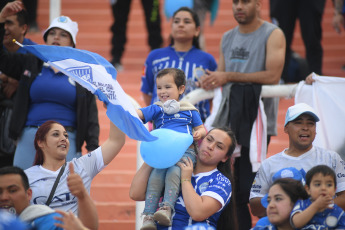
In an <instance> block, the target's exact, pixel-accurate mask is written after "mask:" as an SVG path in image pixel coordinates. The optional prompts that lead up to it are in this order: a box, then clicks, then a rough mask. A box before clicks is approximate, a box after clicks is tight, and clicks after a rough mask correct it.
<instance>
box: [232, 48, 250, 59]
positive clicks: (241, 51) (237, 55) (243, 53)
mask: <svg viewBox="0 0 345 230" xmlns="http://www.w3.org/2000/svg"><path fill="white" fill-rule="evenodd" d="M248 58H249V51H247V50H246V49H245V48H239V47H236V48H235V49H233V50H232V51H231V56H230V59H231V61H232V62H245V61H246V60H248Z"/></svg>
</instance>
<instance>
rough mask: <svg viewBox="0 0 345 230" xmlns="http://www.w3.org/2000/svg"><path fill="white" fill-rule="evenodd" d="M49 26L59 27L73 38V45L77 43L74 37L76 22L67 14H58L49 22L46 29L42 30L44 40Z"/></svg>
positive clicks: (75, 35) (76, 30)
mask: <svg viewBox="0 0 345 230" xmlns="http://www.w3.org/2000/svg"><path fill="white" fill-rule="evenodd" d="M51 28H59V29H63V30H65V31H67V32H68V33H69V34H70V35H71V37H72V40H73V43H74V46H75V45H76V44H77V41H76V37H77V33H78V23H77V22H74V21H72V20H71V19H70V18H69V17H67V16H59V17H57V18H55V19H54V20H53V22H52V23H51V24H50V26H49V27H48V29H46V31H44V34H43V40H44V41H45V42H46V41H47V36H48V31H49V30H50V29H51Z"/></svg>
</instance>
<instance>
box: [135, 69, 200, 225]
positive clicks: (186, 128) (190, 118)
mask: <svg viewBox="0 0 345 230" xmlns="http://www.w3.org/2000/svg"><path fill="white" fill-rule="evenodd" d="M185 84H186V76H185V74H184V72H183V71H182V70H180V69H175V68H167V69H163V70H161V71H160V72H159V73H158V74H157V77H156V85H157V95H158V98H159V100H160V101H159V102H156V103H155V104H153V105H150V106H147V107H145V108H142V109H139V110H137V112H138V115H139V117H140V118H141V119H142V120H143V121H144V122H148V121H153V122H154V125H155V127H156V129H160V128H167V129H172V130H175V131H178V132H183V133H188V134H190V135H192V136H193V139H194V140H195V141H198V140H200V139H202V138H203V137H205V135H206V130H205V128H204V126H203V123H202V121H201V118H200V114H199V112H198V111H197V109H196V108H195V107H194V106H193V105H192V104H190V103H188V102H179V98H180V96H181V95H182V94H183V92H184V90H185ZM162 154H164V152H162ZM187 157H189V158H190V159H192V161H193V164H195V162H196V154H195V149H194V146H193V147H190V148H189V149H187V151H186V152H185V153H184V155H183V157H182V159H183V158H185V159H187ZM180 178H181V170H180V168H179V167H178V166H177V165H174V166H171V167H170V168H167V169H153V170H152V172H151V175H150V178H149V181H148V185H147V191H146V199H145V209H144V214H145V215H146V216H145V218H144V224H143V228H142V229H155V223H154V221H153V219H155V220H156V221H158V222H159V223H160V224H161V225H166V226H169V225H171V214H172V212H173V211H174V206H175V203H176V200H177V197H178V194H179V192H180V180H181V179H180ZM164 188H165V189H164ZM163 189H164V196H163V202H162V203H161V204H160V209H159V210H158V211H157V212H156V210H157V208H158V203H159V199H160V197H161V193H162V191H163Z"/></svg>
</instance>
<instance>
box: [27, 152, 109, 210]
mask: <svg viewBox="0 0 345 230" xmlns="http://www.w3.org/2000/svg"><path fill="white" fill-rule="evenodd" d="M69 164H73V165H74V171H75V173H77V174H79V175H80V176H81V178H82V180H83V183H84V186H85V188H86V189H87V191H88V192H89V193H90V187H91V181H92V179H93V178H94V177H95V176H96V175H97V174H98V173H99V172H100V171H101V170H102V169H103V168H104V167H105V165H104V162H103V156H102V150H101V147H98V148H97V149H96V150H94V151H92V152H90V153H88V154H86V155H84V156H82V157H80V158H78V159H76V158H74V159H73V160H72V161H70V162H67V165H66V168H65V171H64V173H63V174H62V176H61V178H60V181H59V184H58V186H57V187H56V190H55V193H54V196H53V199H52V202H51V204H50V205H49V207H51V208H53V209H60V210H63V211H72V212H73V213H74V214H78V204H77V198H76V197H74V196H73V195H72V194H71V192H70V191H69V189H68V186H67V177H68V175H69V173H70V172H69V166H68V165H69ZM59 172H60V169H59V170H57V171H55V172H54V171H50V170H48V169H45V168H43V167H42V166H41V165H35V166H32V167H30V168H28V169H27V170H25V173H26V175H27V176H28V178H29V183H30V187H31V189H32V199H31V201H30V202H31V204H45V203H46V202H47V199H48V197H49V194H50V192H51V190H52V188H53V184H54V182H55V179H56V177H57V176H58V174H59Z"/></svg>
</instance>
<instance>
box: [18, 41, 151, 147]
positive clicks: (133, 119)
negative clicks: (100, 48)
mask: <svg viewBox="0 0 345 230" xmlns="http://www.w3.org/2000/svg"><path fill="white" fill-rule="evenodd" d="M23 48H24V49H26V50H28V51H29V52H30V53H32V54H33V55H35V56H37V57H38V58H40V59H41V60H42V61H44V62H47V63H48V64H49V65H51V66H52V67H54V68H56V69H58V70H59V71H61V72H63V73H64V74H66V75H67V76H69V77H70V78H71V79H73V80H74V81H76V82H78V83H79V84H80V85H81V86H83V87H84V88H86V89H88V90H89V91H90V92H91V93H93V94H95V95H97V97H98V99H99V100H101V101H103V102H104V103H105V104H106V105H107V113H106V114H107V116H108V117H109V119H110V120H111V121H112V122H113V123H114V124H115V125H116V126H117V127H118V128H119V129H120V130H122V131H123V132H124V133H125V134H126V135H128V136H129V137H130V138H132V139H135V140H140V141H153V140H156V139H157V137H155V136H152V135H151V134H150V133H149V131H148V130H147V129H146V127H145V126H144V125H143V123H142V121H141V119H140V118H139V117H138V115H137V112H136V110H135V108H134V106H133V105H132V103H131V101H130V100H129V98H128V96H127V95H126V93H125V92H124V91H123V89H122V88H121V86H120V84H119V83H118V81H117V80H116V75H117V72H116V69H115V68H114V67H113V66H112V65H111V64H110V63H109V62H108V61H107V60H106V59H104V58H103V57H102V56H100V55H99V54H96V53H93V52H90V51H86V50H80V49H75V48H72V47H60V46H47V45H30V46H23Z"/></svg>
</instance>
